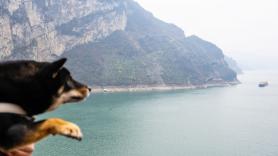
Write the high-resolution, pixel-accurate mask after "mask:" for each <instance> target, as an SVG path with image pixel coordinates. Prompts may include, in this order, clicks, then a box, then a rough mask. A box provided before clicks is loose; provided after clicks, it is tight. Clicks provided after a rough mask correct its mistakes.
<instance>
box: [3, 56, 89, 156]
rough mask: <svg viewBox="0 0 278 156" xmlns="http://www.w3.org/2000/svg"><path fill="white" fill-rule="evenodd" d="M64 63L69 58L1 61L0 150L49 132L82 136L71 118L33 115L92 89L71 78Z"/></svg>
mask: <svg viewBox="0 0 278 156" xmlns="http://www.w3.org/2000/svg"><path fill="white" fill-rule="evenodd" d="M65 62H66V59H60V60H58V61H55V62H53V63H49V62H35V61H9V62H3V63H0V153H1V151H2V152H9V151H11V150H13V149H15V148H18V147H21V146H25V145H28V144H31V143H35V142H37V141H39V140H41V139H43V138H44V137H46V136H48V135H63V136H67V137H71V138H74V139H77V140H81V139H82V133H81V130H80V128H79V127H78V126H77V125H75V124H73V123H70V122H68V121H64V120H62V119H59V118H51V119H47V120H42V121H38V122H35V121H34V120H33V116H34V115H38V114H41V113H44V112H47V111H52V110H54V109H56V108H57V107H58V106H60V105H62V104H64V103H68V102H77V101H81V100H83V99H84V98H86V97H87V96H88V95H89V93H90V88H89V87H88V86H86V85H83V84H81V83H79V82H77V81H75V80H74V79H73V78H72V77H71V75H70V72H69V71H68V70H67V69H66V68H64V67H63V65H64V63H65ZM0 155H1V154H0Z"/></svg>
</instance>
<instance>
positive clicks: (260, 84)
mask: <svg viewBox="0 0 278 156" xmlns="http://www.w3.org/2000/svg"><path fill="white" fill-rule="evenodd" d="M258 86H259V87H266V86H268V82H267V81H265V82H260V83H259V85H258Z"/></svg>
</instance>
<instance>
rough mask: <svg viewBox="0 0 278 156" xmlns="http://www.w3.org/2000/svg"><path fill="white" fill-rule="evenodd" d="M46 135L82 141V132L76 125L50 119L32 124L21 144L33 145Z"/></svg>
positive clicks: (57, 119)
mask: <svg viewBox="0 0 278 156" xmlns="http://www.w3.org/2000/svg"><path fill="white" fill-rule="evenodd" d="M48 135H63V136H66V137H70V138H73V139H77V140H79V141H80V140H81V139H82V132H81V130H80V128H79V127H78V126H77V125H75V124H73V123H71V122H68V121H65V120H62V119H59V118H51V119H47V120H43V121H39V122H36V123H34V126H33V127H32V128H31V129H30V131H28V132H27V134H26V135H25V137H24V141H23V144H24V145H27V144H31V143H35V142H37V141H39V140H41V139H43V138H45V137H47V136H48Z"/></svg>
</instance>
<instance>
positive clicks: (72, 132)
mask: <svg viewBox="0 0 278 156" xmlns="http://www.w3.org/2000/svg"><path fill="white" fill-rule="evenodd" d="M57 131H58V134H60V135H63V136H66V137H69V138H72V139H76V140H79V141H81V140H82V137H83V135H82V132H81V130H80V128H79V127H78V126H77V125H75V124H73V123H67V124H65V125H62V126H59V127H58V130H57Z"/></svg>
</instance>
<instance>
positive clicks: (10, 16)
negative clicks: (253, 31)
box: [0, 0, 237, 87]
mask: <svg viewBox="0 0 278 156" xmlns="http://www.w3.org/2000/svg"><path fill="white" fill-rule="evenodd" d="M0 3H2V4H1V6H0V11H1V16H0V32H1V33H0V50H1V54H0V57H1V59H35V60H52V59H55V58H58V57H68V58H69V62H68V64H67V65H68V67H69V68H70V69H71V70H72V71H73V73H74V75H77V77H79V79H82V80H84V81H86V82H87V83H89V84H93V85H94V86H100V87H102V86H139V85H154V86H160V85H168V86H171V85H177V86H178V85H184V86H190V85H204V84H212V83H232V82H236V81H237V78H236V73H235V72H234V71H233V70H231V69H230V68H229V66H228V64H227V63H226V62H225V60H224V55H223V52H222V51H221V50H220V49H219V48H218V47H217V46H215V45H214V44H212V43H209V42H207V41H204V40H202V39H200V38H198V37H197V36H190V37H186V36H185V34H184V32H183V30H181V29H180V28H178V27H177V26H175V25H173V24H169V23H165V22H163V21H161V20H159V19H157V18H155V17H154V16H153V15H152V14H151V13H149V12H148V11H146V10H144V9H143V8H142V7H141V6H139V5H138V4H137V3H136V2H134V1H132V0H122V1H117V0H29V1H26V0H15V1H14V2H10V1H9V0H4V1H1V2H0Z"/></svg>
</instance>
